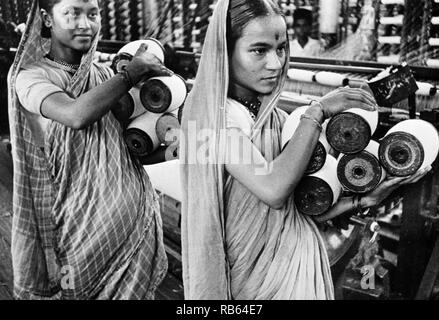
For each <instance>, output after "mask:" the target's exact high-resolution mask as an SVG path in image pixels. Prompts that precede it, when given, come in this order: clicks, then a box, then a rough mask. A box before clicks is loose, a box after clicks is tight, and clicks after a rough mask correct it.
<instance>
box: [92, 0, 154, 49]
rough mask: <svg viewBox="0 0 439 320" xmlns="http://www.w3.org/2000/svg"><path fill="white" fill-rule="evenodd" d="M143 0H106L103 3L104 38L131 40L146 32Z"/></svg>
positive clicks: (140, 36) (102, 31) (102, 29)
mask: <svg viewBox="0 0 439 320" xmlns="http://www.w3.org/2000/svg"><path fill="white" fill-rule="evenodd" d="M144 5H145V4H144V2H143V0H134V1H125V0H106V1H105V3H104V4H102V5H101V8H102V11H101V18H102V21H101V23H102V28H101V33H102V38H103V39H106V40H114V41H116V40H119V41H131V40H132V39H139V38H142V37H143V36H144V34H145V16H144Z"/></svg>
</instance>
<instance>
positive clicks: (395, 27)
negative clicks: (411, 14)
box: [377, 0, 405, 64]
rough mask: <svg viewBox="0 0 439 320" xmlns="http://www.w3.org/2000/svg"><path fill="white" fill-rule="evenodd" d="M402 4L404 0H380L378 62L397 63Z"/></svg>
mask: <svg viewBox="0 0 439 320" xmlns="http://www.w3.org/2000/svg"><path fill="white" fill-rule="evenodd" d="M404 4H405V1H404V0H382V1H381V7H380V20H379V27H378V43H379V50H378V55H377V61H378V62H381V63H387V64H398V63H399V60H400V46H401V35H402V25H403V21H404V14H405V7H404Z"/></svg>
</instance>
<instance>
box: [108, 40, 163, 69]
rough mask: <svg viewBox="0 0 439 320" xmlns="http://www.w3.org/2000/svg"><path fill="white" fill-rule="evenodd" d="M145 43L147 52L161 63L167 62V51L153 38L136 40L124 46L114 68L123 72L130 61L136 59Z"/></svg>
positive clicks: (116, 58)
mask: <svg viewBox="0 0 439 320" xmlns="http://www.w3.org/2000/svg"><path fill="white" fill-rule="evenodd" d="M143 43H145V44H146V45H147V46H148V47H147V49H146V51H147V52H149V53H152V54H153V55H155V56H156V57H157V58H158V59H159V60H160V62H161V63H164V61H165V49H164V48H163V46H162V44H161V43H160V42H159V41H158V40H156V39H153V38H148V39H145V40H136V41H132V42H130V43H127V44H126V45H124V46H123V47H122V48H121V49H120V50H119V51H118V52H117V55H116V57H115V58H114V60H113V66H114V68H115V69H116V70H117V71H121V70H122V69H123V68H124V67H125V66H126V65H127V64H128V62H129V61H131V59H132V58H133V57H134V55H135V54H136V52H137V50H138V49H139V47H140V45H142V44H143Z"/></svg>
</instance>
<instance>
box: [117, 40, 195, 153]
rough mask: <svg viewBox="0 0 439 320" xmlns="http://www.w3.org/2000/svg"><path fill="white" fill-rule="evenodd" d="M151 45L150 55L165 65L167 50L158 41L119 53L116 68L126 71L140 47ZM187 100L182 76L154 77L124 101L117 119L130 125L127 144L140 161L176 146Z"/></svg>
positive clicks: (136, 44) (134, 44) (132, 44)
mask: <svg viewBox="0 0 439 320" xmlns="http://www.w3.org/2000/svg"><path fill="white" fill-rule="evenodd" d="M143 43H146V44H147V45H148V48H147V51H148V52H150V53H152V54H154V55H156V56H157V58H158V59H159V60H160V61H162V63H164V57H165V55H164V49H163V46H162V45H161V43H160V42H159V41H157V40H155V39H152V38H150V39H145V40H136V41H133V42H130V43H128V44H127V45H125V46H124V47H122V48H121V49H120V50H119V52H118V53H117V55H116V57H115V59H114V61H113V68H114V70H115V71H116V72H118V71H120V70H122V69H123V68H124V67H125V66H126V64H127V63H128V62H129V61H130V60H131V59H132V57H133V56H134V54H135V53H136V51H137V49H138V48H139V46H140V45H141V44H143ZM186 96H187V87H186V82H185V80H184V79H183V78H182V77H180V76H179V75H175V74H174V75H172V76H166V77H153V78H149V79H147V80H145V81H141V82H140V83H139V84H138V85H136V86H135V87H133V88H132V89H131V90H130V91H129V92H128V94H126V95H125V96H124V97H122V98H121V99H120V101H119V103H118V104H119V105H118V107H116V108H114V110H118V111H117V112H115V116H116V118H118V119H119V120H121V121H122V122H128V124H127V128H126V130H125V141H126V144H127V146H128V148H129V150H130V151H131V152H132V153H133V154H134V155H136V156H138V157H144V156H148V155H150V154H151V153H152V152H154V151H155V150H157V148H158V147H159V146H161V145H166V146H169V145H171V144H173V143H175V142H176V141H175V138H176V137H178V132H177V131H173V130H178V129H179V128H180V120H181V110H182V106H183V104H184V101H185V99H186Z"/></svg>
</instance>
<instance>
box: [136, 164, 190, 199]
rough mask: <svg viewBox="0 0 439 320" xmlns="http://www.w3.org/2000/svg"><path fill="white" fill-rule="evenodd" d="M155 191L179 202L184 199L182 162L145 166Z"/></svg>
mask: <svg viewBox="0 0 439 320" xmlns="http://www.w3.org/2000/svg"><path fill="white" fill-rule="evenodd" d="M143 168H144V169H145V171H146V172H147V173H148V176H149V179H150V181H151V184H152V186H153V187H154V189H156V190H158V191H160V192H161V193H164V194H166V195H167V196H168V197H171V198H173V199H175V200H177V201H181V199H182V198H183V196H182V195H183V192H182V189H181V184H180V160H178V159H176V160H170V161H165V162H160V163H157V164H153V165H147V166H143Z"/></svg>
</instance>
